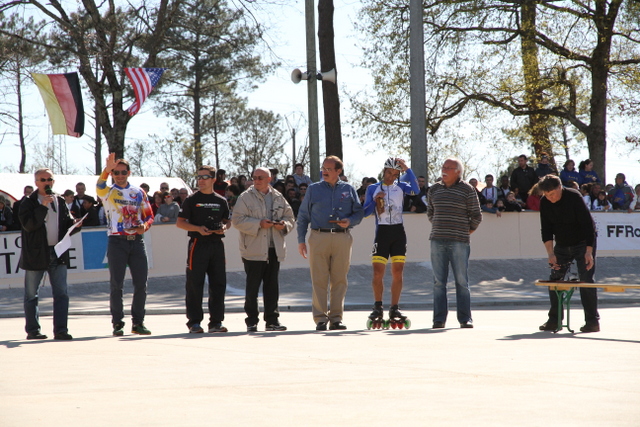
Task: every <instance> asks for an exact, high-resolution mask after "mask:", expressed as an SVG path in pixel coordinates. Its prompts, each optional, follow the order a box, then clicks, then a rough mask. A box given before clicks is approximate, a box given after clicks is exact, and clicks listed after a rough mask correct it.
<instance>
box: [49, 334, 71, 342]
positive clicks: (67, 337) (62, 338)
mask: <svg viewBox="0 0 640 427" xmlns="http://www.w3.org/2000/svg"><path fill="white" fill-rule="evenodd" d="M53 339H54V340H59V341H71V340H72V339H73V337H72V336H71V335H69V334H68V333H67V332H60V333H59V334H55V335H54V336H53Z"/></svg>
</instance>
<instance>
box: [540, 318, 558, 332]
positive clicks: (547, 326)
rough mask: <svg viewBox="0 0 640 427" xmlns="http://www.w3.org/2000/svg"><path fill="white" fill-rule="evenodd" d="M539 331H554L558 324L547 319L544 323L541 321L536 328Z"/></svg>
mask: <svg viewBox="0 0 640 427" xmlns="http://www.w3.org/2000/svg"><path fill="white" fill-rule="evenodd" d="M538 329H540V330H541V331H551V332H553V331H555V330H557V329H558V324H557V323H553V322H552V321H550V320H548V321H547V322H546V323H543V324H542V325H540V327H539V328H538Z"/></svg>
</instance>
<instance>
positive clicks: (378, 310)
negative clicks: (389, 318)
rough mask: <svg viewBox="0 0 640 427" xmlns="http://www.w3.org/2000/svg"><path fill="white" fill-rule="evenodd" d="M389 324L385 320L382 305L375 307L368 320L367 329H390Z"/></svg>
mask: <svg viewBox="0 0 640 427" xmlns="http://www.w3.org/2000/svg"><path fill="white" fill-rule="evenodd" d="M388 328H389V324H388V323H387V322H386V321H385V320H384V310H383V309H382V304H381V303H376V304H375V305H374V306H373V311H372V312H371V314H370V315H369V319H368V320H367V329H388Z"/></svg>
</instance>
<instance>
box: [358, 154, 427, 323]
mask: <svg viewBox="0 0 640 427" xmlns="http://www.w3.org/2000/svg"><path fill="white" fill-rule="evenodd" d="M400 172H402V173H403V174H404V175H403V176H402V177H401V176H400ZM419 191H420V187H419V184H418V180H417V179H416V176H415V175H414V173H413V171H412V170H411V169H409V167H407V165H406V164H405V162H404V160H403V159H396V158H393V157H389V158H388V159H387V161H386V162H385V164H384V169H383V171H382V181H381V182H379V183H376V184H372V185H370V186H369V187H367V193H366V196H365V202H364V215H365V216H370V215H372V214H374V213H375V218H376V235H375V238H374V241H373V249H372V251H371V263H372V266H373V280H372V281H371V285H372V287H373V297H374V306H373V312H372V313H371V315H370V316H369V318H370V319H371V320H372V321H376V319H381V318H382V315H383V306H382V295H383V293H384V283H383V278H384V272H385V269H386V267H387V261H388V260H389V258H391V272H392V275H393V279H392V282H391V307H390V309H389V318H390V319H404V318H406V316H403V315H402V313H401V312H400V309H399V308H398V303H399V302H400V294H401V292H402V285H403V283H402V282H403V277H402V275H403V272H404V262H405V254H406V252H407V235H406V233H405V231H404V225H403V219H402V206H403V202H404V195H405V194H408V195H410V196H413V195H415V194H417V193H418V192H419Z"/></svg>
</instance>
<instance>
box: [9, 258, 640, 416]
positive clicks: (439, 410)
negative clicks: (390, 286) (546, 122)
mask: <svg viewBox="0 0 640 427" xmlns="http://www.w3.org/2000/svg"><path fill="white" fill-rule="evenodd" d="M607 260H608V261H602V259H601V260H599V261H600V263H599V281H601V282H603V281H607V282H609V283H639V282H640V277H639V273H640V272H639V270H638V267H637V266H638V265H640V264H638V259H637V258H635V259H625V258H621V259H615V258H614V259H607ZM541 263H542V262H541V261H538V262H535V263H534V262H533V261H523V260H507V261H504V262H501V263H500V262H498V261H476V262H471V289H472V308H473V317H474V323H475V325H476V327H475V328H474V329H460V328H458V325H457V322H456V321H455V308H454V305H455V304H454V302H455V296H454V292H453V291H452V290H450V292H449V295H450V301H451V308H452V310H453V311H452V312H451V313H450V316H449V322H448V324H447V328H446V329H437V330H434V329H431V316H432V311H431V299H432V291H431V287H432V285H431V277H430V274H431V272H430V266H429V265H428V263H424V264H408V265H407V269H406V274H405V291H404V292H403V299H402V304H401V306H402V307H404V311H405V313H406V314H408V316H409V317H410V319H411V320H412V323H413V325H412V328H411V329H409V330H388V331H369V330H366V328H365V323H366V318H367V315H368V313H369V308H370V306H371V303H372V301H371V289H370V283H369V281H370V277H371V276H370V274H371V272H370V267H369V266H359V267H358V266H356V267H353V268H352V270H351V272H350V275H349V279H350V287H349V291H348V293H347V301H346V303H347V304H346V307H347V311H346V312H345V318H344V322H345V323H346V324H347V326H348V327H349V329H348V330H346V331H327V332H316V331H315V330H314V326H315V325H314V324H313V321H312V318H311V314H310V308H309V303H310V281H309V279H308V271H305V270H303V269H300V270H295V271H283V272H282V275H281V278H282V294H281V321H282V323H283V324H285V325H286V326H288V327H289V330H288V331H286V332H258V333H253V334H247V333H246V332H245V330H246V329H245V325H244V314H243V313H242V303H243V300H244V294H243V291H242V288H243V284H242V282H243V274H241V273H229V275H228V282H229V288H228V292H227V299H226V302H227V312H228V314H227V317H226V319H225V322H224V323H225V325H226V326H227V327H228V328H229V330H230V332H228V333H226V334H197V335H194V334H188V333H187V328H186V326H185V321H186V318H185V316H184V278H183V277H181V276H176V277H168V278H160V279H152V280H150V282H149V299H148V303H147V309H148V316H147V318H146V320H145V324H146V325H147V326H148V327H149V329H151V330H152V332H153V335H151V336H146V337H140V336H134V335H130V334H127V335H125V336H124V337H119V338H116V337H112V336H111V325H110V317H109V316H108V296H107V295H108V284H107V283H96V284H86V285H72V286H70V289H69V293H70V296H71V312H72V314H71V315H70V319H69V328H70V333H71V334H72V335H73V336H74V337H75V338H74V340H73V341H71V342H58V341H54V340H51V339H48V340H45V341H27V340H25V333H24V319H23V314H22V290H21V289H8V290H0V366H1V369H2V371H1V372H2V374H1V375H0V426H3V427H5V426H8V427H13V426H20V427H22V426H32V425H47V426H88V425H90V426H114V425H125V426H145V425H153V426H157V425H161V426H163V425H167V426H201V425H223V426H253V425H261V426H328V425H337V426H360V425H362V426H365V425H366V426H370V425H402V426H404V425H408V426H423V425H438V426H460V425H470V426H496V425H498V426H506V425H508V426H513V425H518V426H540V425H559V426H581V427H584V426H637V425H638V420H640V405H638V403H637V402H638V401H639V400H640V382H639V381H638V378H640V365H639V364H638V357H637V355H638V349H639V348H640V347H639V345H640V326H639V325H640V323H639V322H638V321H637V319H639V318H640V292H639V291H628V292H625V293H623V294H610V293H604V292H601V293H600V294H599V296H600V302H601V306H600V314H601V317H602V320H601V328H602V331H601V332H599V333H591V334H583V333H576V334H571V333H569V332H568V331H566V330H563V331H561V332H560V333H558V334H553V333H550V332H539V331H538V328H537V327H538V325H540V324H541V323H542V322H544V321H545V320H546V311H547V307H548V293H547V291H546V289H545V288H539V287H536V286H534V285H533V280H535V278H543V279H544V278H546V277H545V274H546V273H547V271H546V269H545V268H544V267H540V264H541ZM542 264H543V263H542ZM387 283H388V280H387ZM387 295H388V294H387ZM130 298H131V293H130V285H127V294H126V296H125V305H128V304H129V303H130ZM387 298H388V297H387ZM573 301H574V309H573V310H572V311H571V313H572V316H571V323H572V326H573V327H574V329H575V330H576V331H577V330H578V328H579V327H580V326H581V325H582V324H583V321H582V313H581V312H582V310H581V309H580V308H581V307H580V304H579V298H578V297H577V296H576V297H575V298H574V300H573ZM41 308H42V318H41V323H42V327H43V333H45V334H48V335H50V336H51V321H52V319H51V317H50V311H51V297H50V287H49V286H48V285H47V286H45V287H44V288H42V290H41ZM127 324H128V325H127V326H130V320H129V319H127ZM260 330H261V331H263V330H264V325H263V324H261V325H260ZM127 332H128V330H127Z"/></svg>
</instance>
